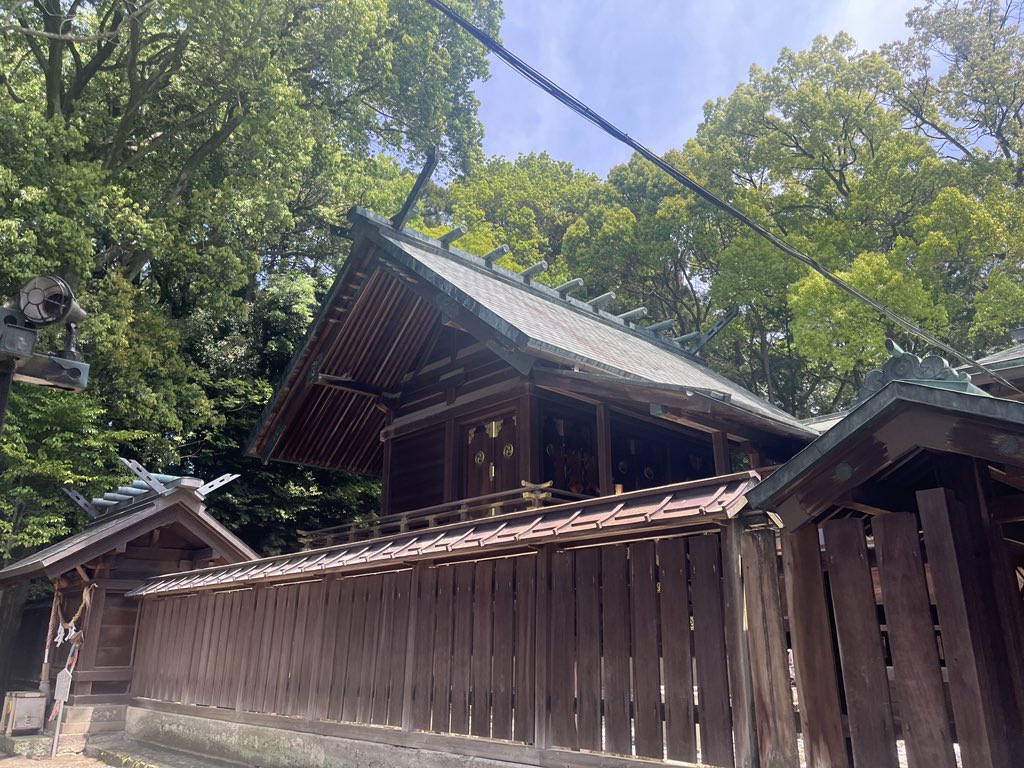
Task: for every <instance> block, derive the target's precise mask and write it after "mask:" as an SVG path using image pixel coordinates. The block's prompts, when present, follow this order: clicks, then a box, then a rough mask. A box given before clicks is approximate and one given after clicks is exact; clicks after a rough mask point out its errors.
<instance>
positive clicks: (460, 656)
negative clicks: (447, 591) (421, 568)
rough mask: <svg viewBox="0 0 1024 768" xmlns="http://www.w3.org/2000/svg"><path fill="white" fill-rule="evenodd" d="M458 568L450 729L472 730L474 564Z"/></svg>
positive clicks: (457, 730)
mask: <svg viewBox="0 0 1024 768" xmlns="http://www.w3.org/2000/svg"><path fill="white" fill-rule="evenodd" d="M452 567H453V568H454V569H455V616H454V625H453V627H454V628H453V634H452V715H451V732H452V733H469V669H470V657H471V653H472V647H473V566H472V564H469V563H467V564H463V565H455V566H452Z"/></svg>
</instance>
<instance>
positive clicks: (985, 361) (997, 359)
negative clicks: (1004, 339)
mask: <svg viewBox="0 0 1024 768" xmlns="http://www.w3.org/2000/svg"><path fill="white" fill-rule="evenodd" d="M1021 359H1024V344H1015V345H1014V346H1012V347H1009V348H1008V349H1001V350H999V351H998V352H993V353H992V354H991V355H986V356H985V357H983V358H981V359H980V360H979V361H978V362H979V363H981V364H982V365H991V364H992V363H1006V362H1009V361H1010V360H1021Z"/></svg>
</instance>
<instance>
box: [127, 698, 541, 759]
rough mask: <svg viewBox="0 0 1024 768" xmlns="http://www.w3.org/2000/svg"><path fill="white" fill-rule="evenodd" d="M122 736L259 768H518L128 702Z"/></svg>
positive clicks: (458, 756)
mask: <svg viewBox="0 0 1024 768" xmlns="http://www.w3.org/2000/svg"><path fill="white" fill-rule="evenodd" d="M125 736H126V738H129V739H132V740H135V741H141V742H145V743H149V744H155V745H158V746H162V747H166V748H168V749H174V750H178V751H181V752H190V753H192V754H196V755H208V756H210V757H214V758H218V759H221V760H228V761H233V762H236V763H242V764H245V765H253V766H260V768H384V767H385V766H386V768H463V767H464V768H522V766H521V765H519V766H517V765H516V764H514V763H509V762H504V761H499V760H491V759H485V758H480V757H468V756H465V755H454V754H449V753H446V752H437V751H434V750H429V749H418V748H412V747H399V746H394V745H392V744H380V743H374V742H368V741H358V740H355V739H343V738H338V737H335V736H323V735H319V734H313V733H304V732H301V731H290V730H284V729H281V728H271V727H267V726H263V725H246V724H242V723H236V722H230V721H225V720H219V719H218V720H207V719H206V718H203V717H192V716H190V715H180V714H171V713H168V712H158V711H155V710H151V709H141V708H138V707H128V711H127V718H126V728H125Z"/></svg>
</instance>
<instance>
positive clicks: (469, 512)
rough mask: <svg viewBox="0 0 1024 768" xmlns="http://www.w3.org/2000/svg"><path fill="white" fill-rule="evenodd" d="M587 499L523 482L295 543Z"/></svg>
mask: <svg viewBox="0 0 1024 768" xmlns="http://www.w3.org/2000/svg"><path fill="white" fill-rule="evenodd" d="M587 498H590V497H589V496H586V495H584V494H581V493H573V492H572V491H563V490H561V489H558V488H552V487H551V483H540V484H538V483H527V482H525V481H523V482H522V487H521V488H517V489H513V490H509V491H500V492H498V493H490V494H487V495H486V496H476V497H474V498H471V499H458V500H456V501H451V502H447V503H445V504H437V505H435V506H432V507H424V508H423V509H415V510H411V511H409V512H400V513H398V514H394V515H384V516H381V517H373V518H369V519H367V520H355V521H353V522H351V523H344V524H342V525H335V526H333V527H331V528H321V529H320V530H317V531H299V532H298V533H299V542H300V543H301V544H302V548H303V549H316V548H318V547H329V546H332V545H334V544H346V543H348V542H352V541H360V540H363V539H374V538H377V537H380V536H391V535H393V534H396V533H405V532H407V531H416V530H420V529H422V528H433V527H435V526H439V525H447V524H449V523H458V522H461V521H463V520H474V519H478V518H481V517H490V516H493V515H498V514H501V513H503V512H519V511H522V510H524V509H538V508H540V507H544V506H548V505H550V504H560V503H562V502H565V501H577V500H579V499H587Z"/></svg>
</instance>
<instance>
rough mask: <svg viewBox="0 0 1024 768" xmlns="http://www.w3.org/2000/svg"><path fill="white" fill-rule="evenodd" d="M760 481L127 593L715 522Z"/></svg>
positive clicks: (178, 578) (662, 493)
mask: <svg viewBox="0 0 1024 768" xmlns="http://www.w3.org/2000/svg"><path fill="white" fill-rule="evenodd" d="M759 481H760V476H759V475H758V474H757V473H756V472H741V473H736V474H732V475H723V476H721V477H713V478H706V479H703V480H695V481H691V482H687V483H678V484H675V485H668V486H663V487H661V488H653V489H648V490H644V491H634V492H632V493H626V494H622V495H620V496H603V497H600V498H595V499H588V500H586V501H579V502H571V503H568V504H559V505H557V506H552V507H545V508H541V509H535V510H528V511H525V512H513V513H508V514H503V515H496V516H494V517H488V518H483V519H480V520H476V521H471V522H464V523H457V524H454V525H448V526H442V527H438V528H424V529H421V530H419V531H415V532H411V533H403V534H397V535H394V536H387V537H384V538H380V539H373V540H370V541H361V542H357V543H353V544H344V545H339V546H334V547H325V548H323V549H316V550H312V551H309V552H299V553H297V554H294V555H282V556H279V557H270V558H265V559H263V560H254V561H252V562H248V563H240V564H238V565H232V566H220V567H217V568H206V569H203V570H198V571H188V572H185V573H179V574H171V575H168V576H162V577H158V578H155V579H151V580H150V581H148V582H146V583H145V584H144V585H142V586H141V587H139V588H138V589H136V590H134V591H133V592H130V593H129V595H130V596H135V597H141V596H148V595H162V594H169V593H179V592H193V591H196V590H201V589H225V588H230V587H234V586H243V585H246V584H251V583H256V582H263V581H278V580H289V579H294V578H301V577H308V576H310V575H321V574H325V573H335V572H345V571H355V570H365V569H366V568H367V567H368V566H370V567H372V566H387V565H388V564H392V565H393V564H395V563H402V564H404V563H408V562H410V561H415V560H426V559H439V558H446V557H458V556H465V555H467V554H473V553H480V554H481V555H485V554H488V553H494V552H499V551H502V552H507V551H509V550H516V549H526V548H528V547H533V546H537V545H539V544H547V543H562V542H569V541H573V540H575V539H578V538H581V537H585V538H587V540H588V541H594V540H595V539H597V538H599V537H601V536H608V537H613V536H617V535H631V534H646V533H650V534H652V535H653V534H656V533H657V532H658V531H660V530H664V529H668V528H678V527H681V526H686V525H699V524H701V523H712V522H714V521H716V520H724V519H726V518H729V517H732V516H734V515H735V514H737V513H738V512H739V511H740V510H741V509H742V508H743V506H744V505H745V504H746V493H747V491H749V490H750V489H751V488H753V487H754V486H755V485H757V483H758V482H759Z"/></svg>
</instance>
